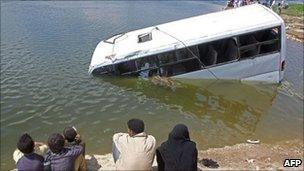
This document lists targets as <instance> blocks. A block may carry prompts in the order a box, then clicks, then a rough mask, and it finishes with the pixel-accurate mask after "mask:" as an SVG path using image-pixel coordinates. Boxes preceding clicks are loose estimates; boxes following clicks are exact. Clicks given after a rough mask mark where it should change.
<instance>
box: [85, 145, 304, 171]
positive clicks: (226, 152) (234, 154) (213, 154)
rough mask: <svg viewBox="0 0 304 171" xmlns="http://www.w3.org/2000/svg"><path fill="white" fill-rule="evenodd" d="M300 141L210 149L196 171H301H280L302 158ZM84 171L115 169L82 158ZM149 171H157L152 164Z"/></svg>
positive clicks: (104, 161) (95, 158)
mask: <svg viewBox="0 0 304 171" xmlns="http://www.w3.org/2000/svg"><path fill="white" fill-rule="evenodd" d="M303 151H304V147H303V141H300V140H294V141H286V142H282V143H278V144H275V145H269V144H237V145H234V146H227V147H223V148H211V149H208V150H205V151H200V152H199V154H198V164H197V165H198V169H199V170H303V163H302V164H301V165H300V166H299V167H292V168H284V167H283V164H284V161H285V159H301V160H302V162H303V160H304V157H303ZM86 161H87V165H88V170H113V169H115V165H114V161H113V157H112V155H111V154H106V155H86ZM153 166H154V167H153V170H157V166H156V161H155V160H154V163H153Z"/></svg>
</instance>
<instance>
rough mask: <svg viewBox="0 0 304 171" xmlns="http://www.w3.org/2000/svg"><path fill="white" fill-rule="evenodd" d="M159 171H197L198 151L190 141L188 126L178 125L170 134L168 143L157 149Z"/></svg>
mask: <svg viewBox="0 0 304 171" xmlns="http://www.w3.org/2000/svg"><path fill="white" fill-rule="evenodd" d="M156 159H157V164H158V170H159V171H167V170H176V171H193V170H194V171H196V170H197V149H196V144H195V142H193V141H191V140H190V137H189V131H188V128H187V126H186V125H184V124H177V125H176V126H175V127H174V128H173V130H172V131H171V132H170V134H169V138H168V140H167V141H166V142H164V143H162V145H161V146H160V147H158V148H157V149H156Z"/></svg>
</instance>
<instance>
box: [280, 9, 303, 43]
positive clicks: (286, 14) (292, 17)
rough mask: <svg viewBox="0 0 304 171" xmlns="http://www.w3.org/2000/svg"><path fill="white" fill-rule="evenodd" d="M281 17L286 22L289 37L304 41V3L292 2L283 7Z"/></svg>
mask: <svg viewBox="0 0 304 171" xmlns="http://www.w3.org/2000/svg"><path fill="white" fill-rule="evenodd" d="M281 17H282V18H283V20H284V21H285V24H286V33H287V38H288V39H291V40H295V41H298V42H302V43H303V42H304V4H290V5H289V7H288V8H287V9H282V11H281Z"/></svg>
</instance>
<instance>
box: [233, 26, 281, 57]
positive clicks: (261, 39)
mask: <svg viewBox="0 0 304 171" xmlns="http://www.w3.org/2000/svg"><path fill="white" fill-rule="evenodd" d="M279 45H280V35H279V28H272V29H266V30H260V31H257V32H253V33H249V34H245V35H241V36H239V50H240V55H241V59H245V58H250V57H255V56H258V55H261V54H267V53H274V52H278V51H279V50H280V49H279V48H280V46H279Z"/></svg>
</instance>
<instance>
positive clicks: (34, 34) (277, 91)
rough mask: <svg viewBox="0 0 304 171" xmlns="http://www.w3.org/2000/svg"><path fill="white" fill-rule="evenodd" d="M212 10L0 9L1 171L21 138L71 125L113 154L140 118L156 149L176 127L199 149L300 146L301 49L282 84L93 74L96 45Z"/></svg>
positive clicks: (131, 4) (82, 5)
mask: <svg viewBox="0 0 304 171" xmlns="http://www.w3.org/2000/svg"><path fill="white" fill-rule="evenodd" d="M221 8H222V6H220V5H218V3H217V4H216V3H214V1H210V2H206V1H191V2H190V1H185V2H180V1H162V2H150V1H149V2H148V1H140V2H137V1H136V2H135V1H124V2H123V1H119V2H117V1H115V2H108V1H102V2H100V1H90V2H59V1H56V2H53V1H50V2H17V1H13V2H1V21H0V22H1V63H0V65H1V101H0V107H1V119H0V123H1V141H0V144H1V170H8V169H12V168H14V166H15V165H14V162H13V159H12V153H13V151H14V149H15V148H16V141H17V139H18V136H19V135H20V134H21V133H22V132H29V133H30V134H31V135H32V136H33V138H34V139H35V140H38V141H46V140H47V138H48V135H49V134H50V133H52V132H62V130H63V128H64V127H65V126H67V125H74V126H76V127H77V129H78V130H79V131H80V133H81V134H82V136H83V138H84V139H85V141H86V143H87V147H86V151H87V152H88V153H96V154H104V153H108V152H110V150H111V137H112V135H113V134H114V133H116V132H119V131H125V130H126V121H127V120H128V119H130V118H141V119H143V120H144V121H145V123H146V129H147V132H148V133H151V134H153V135H154V136H155V137H156V139H157V141H158V144H160V143H161V142H162V141H164V140H165V139H166V138H167V136H168V133H169V131H170V129H171V128H172V127H173V126H174V125H175V124H177V123H180V122H182V123H185V124H186V125H188V126H189V129H190V132H191V137H192V138H193V139H194V140H195V141H196V142H197V145H198V147H199V149H206V148H209V147H221V146H225V145H232V144H235V143H240V142H244V141H245V140H246V139H248V138H257V139H260V140H261V141H262V142H267V143H274V142H276V141H282V140H289V139H294V138H299V139H301V138H303V93H302V92H303V79H302V77H303V45H301V44H299V43H296V42H292V41H287V58H286V60H287V62H286V63H287V67H286V73H285V76H286V77H285V80H284V81H285V82H284V83H283V84H282V85H281V86H279V87H277V86H275V85H261V84H257V85H253V84H243V83H239V82H233V81H214V80H213V81H212V80H204V81H199V80H191V81H190V80H178V82H176V87H175V88H172V89H170V88H165V87H160V86H155V85H154V84H153V83H152V82H151V81H143V80H139V79H125V78H121V79H119V78H98V77H90V76H88V74H87V71H88V66H89V63H90V60H91V56H92V53H93V50H94V48H95V47H96V45H97V43H98V42H99V41H100V40H102V39H104V38H106V37H109V35H113V34H115V33H118V32H126V31H129V30H134V29H138V28H143V27H147V26H151V25H156V24H161V23H164V22H168V21H173V20H176V19H181V18H186V17H190V16H195V15H199V14H203V13H209V12H212V11H217V10H219V9H221Z"/></svg>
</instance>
